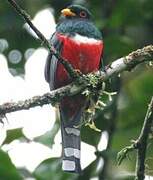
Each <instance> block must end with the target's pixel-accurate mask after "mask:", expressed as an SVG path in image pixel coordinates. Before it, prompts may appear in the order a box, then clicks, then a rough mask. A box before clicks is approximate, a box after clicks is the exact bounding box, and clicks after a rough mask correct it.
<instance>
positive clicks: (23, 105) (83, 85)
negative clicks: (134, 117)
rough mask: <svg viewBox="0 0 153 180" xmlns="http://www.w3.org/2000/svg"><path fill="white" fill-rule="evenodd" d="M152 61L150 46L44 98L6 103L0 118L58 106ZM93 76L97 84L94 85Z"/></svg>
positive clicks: (2, 106) (35, 97)
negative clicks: (13, 113)
mask: <svg viewBox="0 0 153 180" xmlns="http://www.w3.org/2000/svg"><path fill="white" fill-rule="evenodd" d="M152 60H153V45H149V46H146V47H144V48H142V49H138V50H136V51H133V52H132V53H130V54H129V55H127V56H125V57H122V58H120V59H117V60H116V61H114V62H112V64H110V65H109V66H108V67H107V69H106V71H105V72H102V71H101V72H96V74H95V75H94V74H92V76H91V74H88V75H83V76H81V77H79V79H77V80H76V81H74V82H73V83H72V84H70V85H67V86H65V87H62V88H59V89H56V90H54V91H51V92H48V93H47V94H44V95H42V96H34V97H32V98H30V99H27V100H25V101H18V102H7V103H4V104H2V105H0V116H1V118H2V117H4V115H5V114H7V113H10V112H14V111H19V110H24V109H29V108H32V107H36V106H42V105H44V104H49V103H51V104H56V103H58V102H59V101H60V100H61V99H62V98H63V97H64V96H73V95H75V94H78V93H82V92H83V91H85V89H88V90H89V89H90V87H92V88H93V86H94V88H95V86H99V84H102V83H103V82H104V81H106V80H108V79H109V78H110V77H112V76H113V75H116V74H120V73H122V72H123V71H126V70H129V68H130V69H133V68H134V67H135V66H137V65H138V64H141V63H142V62H144V61H148V62H150V61H151V62H152ZM93 76H94V79H95V80H94V81H95V82H96V83H95V82H94V83H93ZM91 77H92V80H91Z"/></svg>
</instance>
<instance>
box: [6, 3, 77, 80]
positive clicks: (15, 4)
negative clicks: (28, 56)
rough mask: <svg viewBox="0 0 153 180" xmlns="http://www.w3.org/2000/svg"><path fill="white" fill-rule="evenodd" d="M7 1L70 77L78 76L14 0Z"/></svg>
mask: <svg viewBox="0 0 153 180" xmlns="http://www.w3.org/2000/svg"><path fill="white" fill-rule="evenodd" d="M8 2H9V3H10V4H11V5H12V6H13V8H14V9H15V10H16V12H17V13H18V14H19V15H20V16H21V17H22V18H23V19H24V21H25V22H26V23H27V24H28V25H29V26H30V27H31V29H32V30H33V31H34V32H35V33H36V34H37V36H38V37H39V39H40V40H41V41H42V43H43V44H44V45H45V46H46V47H47V48H48V49H49V51H50V52H51V53H52V55H54V56H55V57H56V58H57V59H58V61H59V62H60V63H61V64H62V65H63V66H64V68H65V69H66V71H67V72H68V74H69V75H70V77H71V78H73V79H75V78H78V77H79V74H78V73H77V71H75V70H74V68H73V67H72V65H71V64H70V63H69V62H68V61H67V60H66V59H64V58H62V57H61V56H60V55H59V53H58V52H57V51H56V50H55V49H54V47H53V46H52V45H51V44H50V43H49V41H48V40H47V39H46V38H45V36H44V35H43V34H42V33H41V32H40V31H39V30H38V29H37V28H36V27H35V26H34V24H33V23H32V21H31V20H30V15H29V14H27V13H26V11H25V10H23V9H22V8H21V7H20V6H19V5H18V4H17V3H16V2H15V0H8Z"/></svg>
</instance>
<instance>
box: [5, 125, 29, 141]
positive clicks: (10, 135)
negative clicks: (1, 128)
mask: <svg viewBox="0 0 153 180" xmlns="http://www.w3.org/2000/svg"><path fill="white" fill-rule="evenodd" d="M19 138H26V137H25V136H24V134H23V132H22V128H17V129H11V130H7V136H6V139H5V141H4V142H3V144H9V143H11V142H12V141H14V140H15V139H19Z"/></svg>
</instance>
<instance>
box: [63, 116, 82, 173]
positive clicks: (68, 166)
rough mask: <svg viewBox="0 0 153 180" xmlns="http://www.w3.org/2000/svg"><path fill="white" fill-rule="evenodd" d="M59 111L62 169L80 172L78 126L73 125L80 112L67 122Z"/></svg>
mask: <svg viewBox="0 0 153 180" xmlns="http://www.w3.org/2000/svg"><path fill="white" fill-rule="evenodd" d="M63 116H64V114H63V113H61V133H62V169H63V171H67V172H74V173H80V172H81V165H80V152H81V151H80V144H81V138H80V128H79V127H78V128H77V127H75V124H78V123H76V121H78V122H80V118H81V117H80V116H81V113H79V114H77V116H76V117H75V118H74V119H71V121H69V122H67V121H66V120H65V118H64V117H63ZM72 122H73V123H72Z"/></svg>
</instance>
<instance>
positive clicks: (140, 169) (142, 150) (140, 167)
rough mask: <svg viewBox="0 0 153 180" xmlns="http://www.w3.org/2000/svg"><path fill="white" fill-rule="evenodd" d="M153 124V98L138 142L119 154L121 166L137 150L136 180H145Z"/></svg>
mask: <svg viewBox="0 0 153 180" xmlns="http://www.w3.org/2000/svg"><path fill="white" fill-rule="evenodd" d="M152 123H153V97H152V98H151V102H150V104H149V106H148V110H147V113H146V116H145V119H144V123H143V126H142V129H141V133H140V135H139V137H138V139H137V140H136V141H134V142H133V143H132V144H131V145H130V146H127V147H125V148H123V149H122V150H121V151H120V152H119V153H118V164H121V162H122V161H123V159H124V158H126V157H127V155H128V153H129V152H131V151H133V150H135V149H136V150H137V162H136V177H135V180H144V178H145V157H146V150H147V140H148V136H149V133H150V132H151V126H152Z"/></svg>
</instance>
